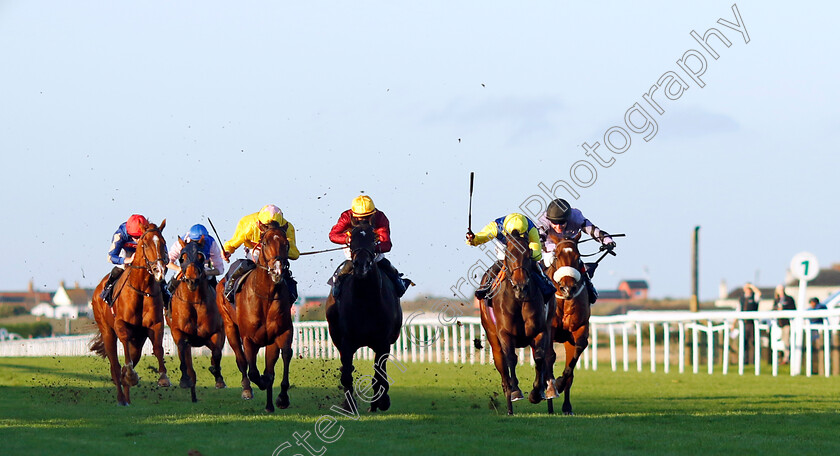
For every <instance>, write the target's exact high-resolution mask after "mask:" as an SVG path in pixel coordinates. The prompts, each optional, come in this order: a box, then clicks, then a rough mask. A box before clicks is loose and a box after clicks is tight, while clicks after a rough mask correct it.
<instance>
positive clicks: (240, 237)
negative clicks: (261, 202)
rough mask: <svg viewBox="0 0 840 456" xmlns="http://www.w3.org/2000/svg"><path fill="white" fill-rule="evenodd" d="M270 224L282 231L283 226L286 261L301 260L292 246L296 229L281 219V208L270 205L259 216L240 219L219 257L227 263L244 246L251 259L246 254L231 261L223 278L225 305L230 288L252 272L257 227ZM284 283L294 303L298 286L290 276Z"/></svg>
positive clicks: (231, 294)
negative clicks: (287, 243)
mask: <svg viewBox="0 0 840 456" xmlns="http://www.w3.org/2000/svg"><path fill="white" fill-rule="evenodd" d="M271 221H275V222H277V223H279V224H280V226H281V227H282V226H284V225H285V226H286V239H288V241H289V259H290V260H297V259H298V258H300V251H299V250H298V248H297V244H296V243H295V227H294V226H293V225H292V223H291V222H289V221H288V220H286V219H285V218H284V217H283V211H281V210H280V208H278V207H277V206H275V205H273V204H269V205H266V206H264V207H263V208H262V209H260V211H259V212H255V213H253V214H249V215H246V216H245V217H242V218H241V219H239V223H237V224H236V231H234V233H233V236H232V237H231V238H230V240H228V241H227V242H225V245H224V247H223V248H222V255H224V257H225V260H230V255H231V254H232V253H233V252H235V251H236V249H237V248H239V246H241V245H243V244H244V245H245V248H246V249H249V250H250V255H248V254H247V253H246V259H245V260H236V261H234V262H233V264H232V265H231V266H230V269H228V273H227V275H225V279H226V282H225V296H227V297H228V301H230V302H233V297H234V290H233V286H234V283H235V282H236V279H238V278H239V277H241V276H243V275H244V274H245V273H247V272H248V271H250V270H252V269H254V262H256V261H257V260H258V259H259V257H260V249H259V245H260V224H263V225H265V224H267V223H269V222H271ZM285 279H286V283H287V284H288V287H289V292H290V293H291V295H292V299H293V300H294V299H297V296H298V293H297V282H296V281H295V280H294V279H293V278H292V276H291V273H289V274H288V276H287V277H285Z"/></svg>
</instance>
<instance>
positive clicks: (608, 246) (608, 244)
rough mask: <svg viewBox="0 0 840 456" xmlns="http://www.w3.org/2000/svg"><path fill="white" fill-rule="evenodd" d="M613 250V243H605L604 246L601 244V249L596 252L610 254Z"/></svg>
mask: <svg viewBox="0 0 840 456" xmlns="http://www.w3.org/2000/svg"><path fill="white" fill-rule="evenodd" d="M614 248H615V242H607V243H606V244H601V247H600V248H599V249H598V250H599V251H601V252H603V251H604V250H609V251H610V252H612V251H613V249H614Z"/></svg>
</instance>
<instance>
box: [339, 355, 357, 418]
mask: <svg viewBox="0 0 840 456" xmlns="http://www.w3.org/2000/svg"><path fill="white" fill-rule="evenodd" d="M355 352H356V350H354V349H351V348H349V347H346V346H345V347H344V348H343V349H339V353H341V386H342V387H343V388H344V409H345V410H356V399H355V398H354V397H353V370H354V367H353V354H354V353H355Z"/></svg>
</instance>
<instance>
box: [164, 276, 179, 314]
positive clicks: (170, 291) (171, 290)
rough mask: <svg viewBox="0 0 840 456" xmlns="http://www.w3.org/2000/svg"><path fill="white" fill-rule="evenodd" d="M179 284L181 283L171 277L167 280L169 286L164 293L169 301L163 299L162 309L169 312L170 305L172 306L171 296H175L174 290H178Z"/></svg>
mask: <svg viewBox="0 0 840 456" xmlns="http://www.w3.org/2000/svg"><path fill="white" fill-rule="evenodd" d="M180 284H181V281H180V280H178V279H176V278H175V277H172V278H171V279H169V285H167V286H166V292H167V293H168V294H169V299H168V300H167V299H165V298H164V301H163V308H164V309H166V310H169V307H170V305H171V304H172V295H174V294H175V290H177V289H178V285H180Z"/></svg>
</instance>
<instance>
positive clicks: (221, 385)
mask: <svg viewBox="0 0 840 456" xmlns="http://www.w3.org/2000/svg"><path fill="white" fill-rule="evenodd" d="M225 388H227V385H225V382H224V381H218V382H216V389H217V390H220V389H225Z"/></svg>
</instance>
